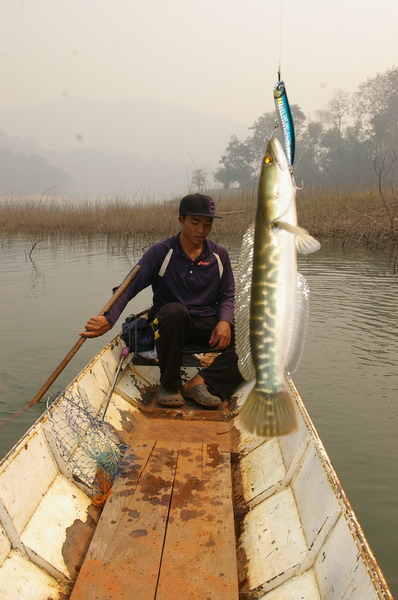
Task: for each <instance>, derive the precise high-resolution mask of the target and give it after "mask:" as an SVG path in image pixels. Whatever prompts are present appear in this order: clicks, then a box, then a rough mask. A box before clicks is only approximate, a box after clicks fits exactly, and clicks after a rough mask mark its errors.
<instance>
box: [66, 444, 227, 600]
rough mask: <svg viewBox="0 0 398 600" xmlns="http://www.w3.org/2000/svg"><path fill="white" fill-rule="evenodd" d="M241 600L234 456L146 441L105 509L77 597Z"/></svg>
mask: <svg viewBox="0 0 398 600" xmlns="http://www.w3.org/2000/svg"><path fill="white" fill-rule="evenodd" d="M127 598H129V599H131V598H134V600H152V599H153V600H155V599H156V600H172V599H173V600H175V599H178V600H185V599H186V600H201V599H203V600H205V599H207V598H211V599H212V600H221V599H222V600H237V598H238V577H237V566H236V551H235V534H234V519H233V506H232V491H231V470H230V454H229V453H226V452H220V450H219V448H218V446H217V445H216V444H202V443H186V442H176V441H169V442H162V441H158V442H140V445H139V446H136V447H135V448H134V452H132V451H129V454H128V455H127V456H126V460H125V462H124V465H123V470H122V473H121V475H120V476H119V477H117V479H116V481H115V483H114V486H113V491H112V495H111V497H110V499H109V500H108V502H107V504H106V505H105V507H104V510H103V513H102V515H101V518H100V521H99V524H98V526H97V529H96V532H95V534H94V537H93V540H92V543H91V545H90V548H89V550H88V553H87V556H86V559H85V561H84V563H83V566H82V569H81V571H80V574H79V577H78V579H77V581H76V584H75V587H74V589H73V592H72V595H71V600H122V599H123V600H124V599H127Z"/></svg>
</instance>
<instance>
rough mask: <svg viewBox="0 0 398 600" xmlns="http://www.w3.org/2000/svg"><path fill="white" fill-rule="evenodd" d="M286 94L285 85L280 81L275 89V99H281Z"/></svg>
mask: <svg viewBox="0 0 398 600" xmlns="http://www.w3.org/2000/svg"><path fill="white" fill-rule="evenodd" d="M284 93H285V84H284V83H283V81H278V83H277V84H276V86H275V87H274V98H280V97H281V96H283V94H284Z"/></svg>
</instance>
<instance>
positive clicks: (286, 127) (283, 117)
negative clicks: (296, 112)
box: [274, 81, 295, 167]
mask: <svg viewBox="0 0 398 600" xmlns="http://www.w3.org/2000/svg"><path fill="white" fill-rule="evenodd" d="M274 101H275V107H276V112H277V114H278V121H279V126H280V128H281V129H282V137H283V143H284V146H285V152H286V157H287V164H288V165H289V167H292V166H293V162H294V151H295V136H294V124H293V117H292V113H291V111H290V106H289V101H288V99H287V94H286V88H285V84H284V83H283V81H278V83H277V84H276V86H275V87H274Z"/></svg>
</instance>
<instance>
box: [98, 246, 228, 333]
mask: <svg viewBox="0 0 398 600" xmlns="http://www.w3.org/2000/svg"><path fill="white" fill-rule="evenodd" d="M179 237H180V234H177V235H174V236H173V237H170V238H168V239H167V240H164V241H163V242H158V243H156V244H154V245H153V246H151V248H149V249H148V250H147V251H146V252H145V253H144V255H143V256H142V258H141V259H140V260H139V261H138V264H139V265H141V269H140V271H139V273H138V275H137V277H136V278H135V279H134V281H133V282H132V283H130V285H129V286H128V288H127V289H126V291H125V292H123V294H122V295H121V296H120V298H119V299H118V300H117V301H116V302H115V304H114V305H113V306H112V308H111V309H110V310H109V311H108V312H107V313H106V318H107V319H108V322H109V324H110V325H111V327H113V325H114V324H115V323H116V321H117V320H118V318H119V316H120V315H121V313H122V311H123V310H124V308H125V306H126V305H127V303H128V302H129V300H131V299H132V298H134V296H136V295H137V294H138V293H139V292H140V291H141V290H143V289H145V288H146V287H148V286H149V285H151V286H152V290H153V306H154V309H155V310H156V309H157V310H159V308H160V307H161V306H163V305H164V304H167V303H169V302H181V304H184V305H185V306H186V307H187V308H188V311H189V313H190V314H191V315H196V316H199V317H209V316H217V318H218V320H219V321H228V323H231V324H232V323H233V318H234V292H235V284H234V276H233V273H232V268H231V263H230V259H229V255H228V252H227V250H226V249H225V248H224V247H223V246H219V245H218V244H215V243H214V242H212V241H210V240H205V242H204V246H203V252H202V253H201V254H200V255H199V256H198V257H197V258H196V259H195V260H194V261H192V260H191V259H190V258H189V256H188V255H187V254H186V253H185V252H184V250H183V249H182V247H181V245H180V242H179Z"/></svg>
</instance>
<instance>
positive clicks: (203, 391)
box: [181, 383, 222, 407]
mask: <svg viewBox="0 0 398 600" xmlns="http://www.w3.org/2000/svg"><path fill="white" fill-rule="evenodd" d="M181 393H182V395H183V396H184V398H190V399H191V400H195V402H197V403H198V404H201V405H202V406H214V407H217V406H220V404H222V400H221V398H219V397H218V396H213V394H210V392H209V390H208V389H207V387H206V385H205V384H204V383H201V384H199V385H195V386H194V387H191V389H189V390H181Z"/></svg>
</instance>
